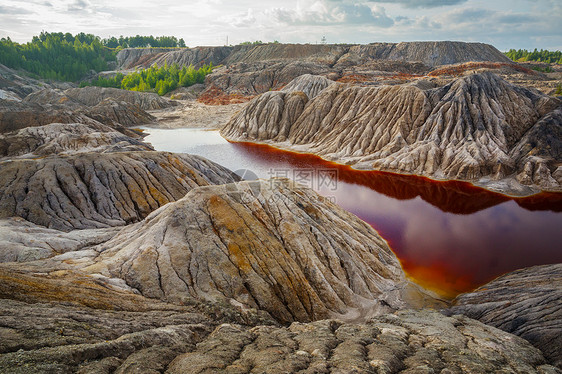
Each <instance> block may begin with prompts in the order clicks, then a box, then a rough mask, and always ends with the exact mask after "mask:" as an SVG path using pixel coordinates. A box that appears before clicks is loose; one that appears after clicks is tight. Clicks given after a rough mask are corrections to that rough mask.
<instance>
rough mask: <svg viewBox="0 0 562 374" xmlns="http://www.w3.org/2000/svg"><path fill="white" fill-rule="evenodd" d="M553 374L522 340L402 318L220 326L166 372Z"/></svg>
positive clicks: (414, 315) (464, 323)
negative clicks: (281, 324) (286, 324)
mask: <svg viewBox="0 0 562 374" xmlns="http://www.w3.org/2000/svg"><path fill="white" fill-rule="evenodd" d="M501 371H509V372H513V373H521V374H523V373H555V372H556V369H555V368H553V367H552V366H549V365H545V361H544V358H543V357H542V355H541V353H540V352H539V351H538V350H536V349H534V348H533V347H532V346H530V345H529V344H528V343H527V342H526V341H524V340H523V339H518V338H515V337H513V336H512V335H510V334H506V333H504V332H503V331H500V330H497V329H495V328H493V327H489V326H485V325H483V324H481V323H478V322H476V321H474V320H471V319H469V318H466V317H461V316H455V317H449V318H447V317H444V316H442V315H440V314H439V313H436V312H428V311H425V312H414V311H402V312H399V313H396V314H387V315H384V316H380V317H376V318H374V319H372V320H370V321H369V322H368V323H366V324H346V323H342V322H339V321H334V320H326V321H319V322H314V323H310V324H300V323H293V324H292V325H291V326H289V327H285V328H279V327H274V326H259V327H255V328H253V329H245V328H241V327H239V326H236V325H221V326H219V327H218V328H216V329H215V330H214V331H213V332H212V333H211V334H210V335H209V336H208V337H206V338H205V339H204V340H203V341H202V342H200V343H199V344H198V345H197V348H196V349H195V350H193V351H191V352H188V353H185V354H183V355H180V356H178V357H177V358H176V359H174V360H173V361H172V362H171V364H170V366H169V367H168V370H167V371H166V373H169V374H179V373H194V374H196V373H209V372H215V373H231V372H237V373H250V372H264V373H449V372H450V373H493V372H501Z"/></svg>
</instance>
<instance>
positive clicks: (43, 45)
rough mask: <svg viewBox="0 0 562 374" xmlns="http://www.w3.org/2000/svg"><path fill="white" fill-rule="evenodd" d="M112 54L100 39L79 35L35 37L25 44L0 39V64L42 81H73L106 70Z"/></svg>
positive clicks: (112, 56) (113, 57)
mask: <svg viewBox="0 0 562 374" xmlns="http://www.w3.org/2000/svg"><path fill="white" fill-rule="evenodd" d="M113 60H115V52H114V51H113V50H111V49H110V48H107V47H106V46H104V45H103V44H102V43H101V40H100V38H99V37H96V36H94V35H91V34H84V33H80V34H77V35H75V36H74V35H72V34H70V33H66V34H63V33H47V32H42V33H41V34H40V35H39V36H34V37H33V40H32V41H31V42H29V43H26V44H19V43H15V42H13V41H12V40H11V39H10V38H9V37H8V38H2V39H0V63H1V64H4V65H6V66H7V67H9V68H14V69H23V70H27V71H28V72H30V73H33V74H35V75H37V76H39V77H41V78H47V79H54V80H61V81H76V80H79V79H80V78H83V77H84V76H85V75H87V74H88V73H89V71H90V70H95V71H102V70H106V69H107V62H108V61H113Z"/></svg>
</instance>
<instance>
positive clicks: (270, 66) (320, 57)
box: [117, 41, 515, 104]
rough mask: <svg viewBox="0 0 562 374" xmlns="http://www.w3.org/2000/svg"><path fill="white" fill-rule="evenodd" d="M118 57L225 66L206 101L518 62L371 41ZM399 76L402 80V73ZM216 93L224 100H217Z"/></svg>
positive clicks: (126, 61)
mask: <svg viewBox="0 0 562 374" xmlns="http://www.w3.org/2000/svg"><path fill="white" fill-rule="evenodd" d="M117 59H118V61H119V62H120V63H119V66H120V67H121V68H122V69H129V68H131V67H134V66H142V67H145V68H146V67H149V66H151V65H153V64H157V65H158V66H163V65H164V64H168V65H172V64H178V65H179V66H189V65H193V66H195V67H199V66H202V65H203V64H209V63H213V64H214V65H215V66H219V65H223V66H222V67H220V68H217V69H215V71H214V72H213V74H211V75H209V76H208V77H207V80H206V84H207V91H206V92H205V93H204V94H203V96H202V97H201V98H200V100H201V101H202V102H204V103H207V104H209V103H213V104H224V103H235V102H236V103H237V102H241V100H242V98H246V99H248V98H251V96H254V95H258V94H261V93H264V92H267V91H269V90H277V89H280V88H282V87H283V86H285V85H286V84H287V83H289V82H290V81H291V80H293V79H294V78H296V77H298V76H300V75H303V74H314V75H324V76H326V77H328V78H330V79H334V80H336V79H338V78H341V79H343V80H344V81H346V82H358V81H364V80H366V81H370V83H377V84H380V82H379V81H385V82H392V81H393V79H394V75H396V74H427V73H429V72H430V71H431V70H432V69H434V68H436V67H438V66H441V65H448V64H461V63H466V62H480V61H485V62H488V63H503V64H510V65H514V66H515V64H514V63H513V62H512V61H511V60H509V59H508V58H507V57H506V56H505V55H503V54H502V53H501V52H499V51H498V50H497V49H496V48H494V47H493V46H491V45H488V44H482V43H463V42H448V41H443V42H407V43H398V44H393V43H373V44H367V45H341V44H338V45H325V44H279V43H269V44H260V45H238V46H235V47H227V46H224V47H197V48H185V49H177V50H167V51H164V50H158V49H125V50H122V51H121V52H119V53H118V55H117ZM361 77H363V78H364V79H362V78H361ZM398 78H399V79H398V83H399V82H400V80H401V79H403V76H399V77H398ZM217 96H220V100H214V101H213V100H212V99H213V97H214V98H216V97H217Z"/></svg>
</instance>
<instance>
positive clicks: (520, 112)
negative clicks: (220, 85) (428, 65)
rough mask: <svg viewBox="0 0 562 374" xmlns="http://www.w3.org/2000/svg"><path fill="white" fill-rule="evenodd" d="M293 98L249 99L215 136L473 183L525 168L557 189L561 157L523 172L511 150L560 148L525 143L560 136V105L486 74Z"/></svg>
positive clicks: (336, 87)
mask: <svg viewBox="0 0 562 374" xmlns="http://www.w3.org/2000/svg"><path fill="white" fill-rule="evenodd" d="M430 87H431V86H430ZM294 95H298V93H292V94H288V93H286V92H272V93H268V94H264V95H262V96H259V97H257V98H255V99H254V100H253V101H252V102H250V103H249V104H248V105H247V106H246V108H245V109H244V110H243V111H241V112H240V113H239V114H238V115H237V116H235V117H233V118H232V119H231V120H230V122H229V123H228V124H227V125H226V126H225V127H224V128H223V129H222V130H221V134H222V135H223V136H224V137H226V138H227V139H230V140H235V141H262V142H268V143H273V144H276V145H277V146H281V147H284V148H289V149H292V150H297V151H306V152H311V153H315V154H318V155H320V156H322V157H323V158H326V159H329V160H333V161H336V162H338V163H345V164H352V165H354V167H356V168H360V169H375V170H385V171H392V172H400V173H408V174H417V175H424V176H429V177H432V178H436V179H456V180H470V181H476V180H480V179H482V178H492V179H495V180H499V179H502V178H505V177H509V176H512V175H513V174H514V173H517V174H518V173H521V172H522V171H523V170H524V169H525V168H531V169H532V170H531V171H532V182H531V183H532V184H534V185H535V186H538V187H539V188H541V189H553V190H557V189H559V188H560V186H561V183H562V179H561V178H560V176H559V175H560V174H561V173H559V172H557V163H559V162H560V159H559V158H558V159H555V158H554V157H551V156H550V155H552V156H555V157H557V156H556V155H558V154H559V153H560V150H559V149H557V148H555V149H554V150H551V151H548V152H549V156H548V157H546V156H545V157H540V156H539V157H540V162H539V161H537V160H536V159H533V160H532V162H533V165H534V166H532V167H528V166H526V164H525V163H524V162H525V161H522V160H524V159H525V157H523V156H522V153H521V152H522V151H523V149H528V147H525V146H519V142H523V143H528V138H529V137H531V136H535V137H536V136H542V138H541V139H542V140H540V141H539V142H537V144H544V145H545V146H546V145H551V146H555V147H558V146H559V142H556V141H552V140H547V138H548V137H549V136H550V135H548V134H549V133H548V132H547V131H544V130H542V131H539V130H536V131H532V132H531V133H530V134H527V133H528V132H529V130H530V129H531V128H533V127H534V126H537V129H538V128H543V129H544V128H545V127H546V126H556V125H558V126H560V124H559V122H558V120H557V118H558V115H557V114H556V113H558V111H557V108H558V107H559V106H560V101H559V100H557V99H554V98H552V97H549V96H546V95H543V94H539V93H538V92H536V91H532V90H527V89H525V88H522V87H518V86H514V85H511V84H510V83H508V82H506V81H504V80H503V79H501V78H499V77H498V76H496V75H494V74H491V73H484V74H474V75H470V76H467V77H463V78H459V79H457V80H455V81H453V82H452V83H450V84H448V85H445V86H443V87H437V88H428V89H424V87H423V85H420V84H418V85H405V86H379V87H358V86H349V85H343V84H333V85H330V86H329V87H328V88H326V89H324V90H323V91H322V92H320V94H319V95H318V96H316V97H315V98H314V99H313V100H310V101H308V102H307V103H306V104H305V106H304V109H303V105H299V106H295V105H292V102H293V101H294V100H295V99H294V98H293V96H294ZM302 102H306V100H305V98H304V97H303V98H302ZM549 118H550V119H549ZM549 124H550V125H549ZM526 134H527V135H526ZM533 134H536V135H533ZM548 139H550V138H548ZM512 152H513V153H512ZM535 152H536V151H535ZM522 162H523V163H522ZM536 165H539V166H536ZM540 165H542V166H540ZM535 169H536V170H535Z"/></svg>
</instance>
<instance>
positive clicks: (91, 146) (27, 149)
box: [0, 121, 154, 160]
mask: <svg viewBox="0 0 562 374" xmlns="http://www.w3.org/2000/svg"><path fill="white" fill-rule="evenodd" d="M130 132H131V133H133V132H132V131H130ZM133 134H134V133H133ZM136 137H138V135H137V136H136ZM136 137H135V138H133V137H130V136H127V135H125V134H123V133H120V132H117V131H115V129H113V128H111V127H109V126H106V125H103V124H101V123H96V122H95V121H91V122H89V123H88V124H83V123H66V124H63V123H51V124H49V125H45V126H38V127H26V128H24V129H21V130H18V131H13V132H9V133H6V134H0V160H2V158H3V157H10V158H12V157H26V158H29V157H40V156H43V157H44V156H49V155H55V154H63V153H66V154H68V153H75V152H117V151H153V150H154V149H153V148H152V147H151V146H150V145H148V144H146V143H144V142H142V141H141V140H139V139H137V138H136Z"/></svg>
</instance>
